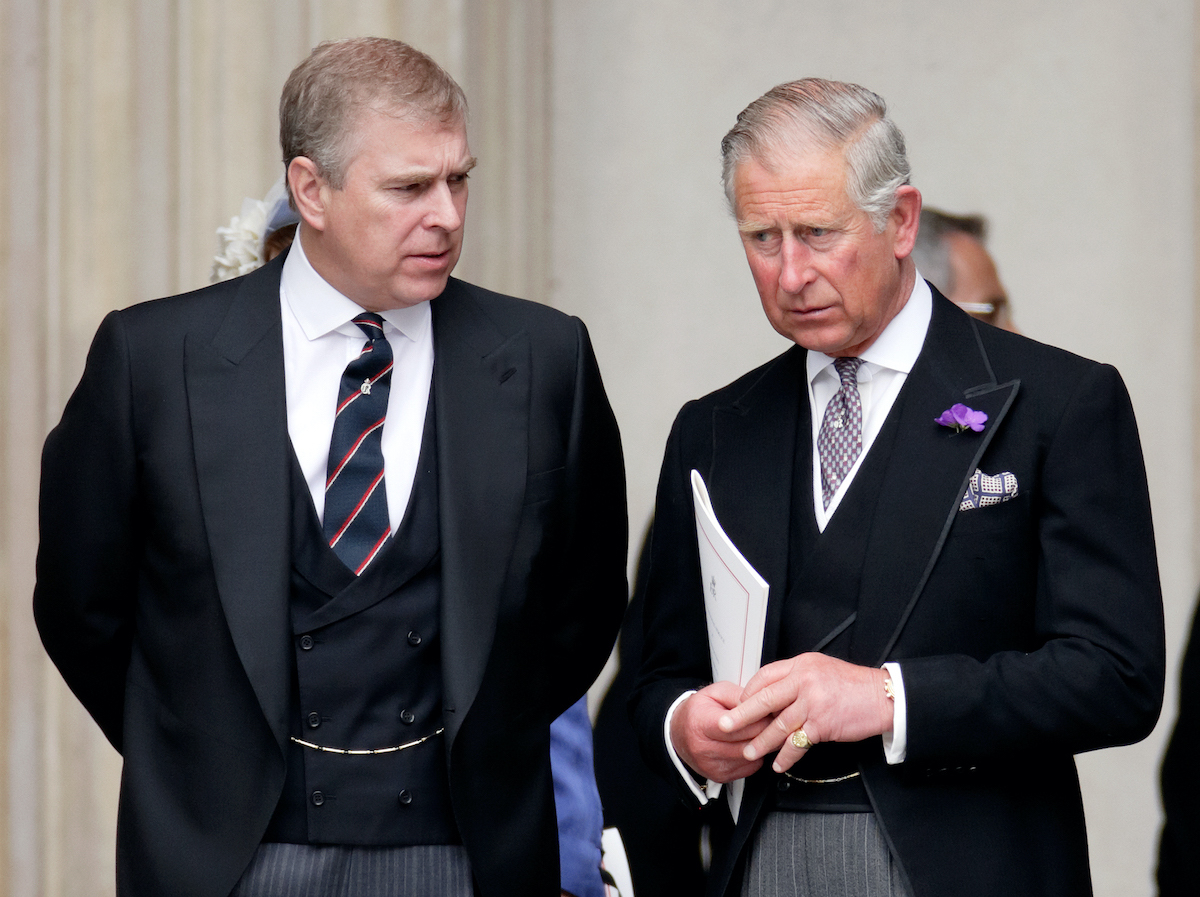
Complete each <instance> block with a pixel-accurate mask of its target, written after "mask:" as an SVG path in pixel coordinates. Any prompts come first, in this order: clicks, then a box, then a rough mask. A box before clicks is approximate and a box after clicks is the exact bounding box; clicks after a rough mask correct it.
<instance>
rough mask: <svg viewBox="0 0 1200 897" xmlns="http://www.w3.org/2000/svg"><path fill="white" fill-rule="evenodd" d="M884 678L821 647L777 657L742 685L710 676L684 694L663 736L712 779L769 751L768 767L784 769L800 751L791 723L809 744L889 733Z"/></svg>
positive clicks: (729, 777) (725, 777)
mask: <svg viewBox="0 0 1200 897" xmlns="http://www.w3.org/2000/svg"><path fill="white" fill-rule="evenodd" d="M886 679H887V673H886V672H885V671H884V670H881V669H876V668H874V667H863V666H857V665H855V664H852V663H847V662H845V661H843V660H837V659H836V658H833V657H827V656H826V655H824V654H815V653H814V654H800V655H798V656H796V657H792V658H789V659H787V660H777V661H775V662H774V663H770V664H767V665H766V666H764V667H763V668H761V669H760V670H759V671H758V672H757V673H755V674H754V677H753V678H752V679H751V680H750V681H749V682H748V683H747V684H746V687H745V688H741V687H740V686H738V685H735V684H734V683H732V682H714V683H713V684H712V685H709V686H707V687H705V688H702V689H701V690H700V691H698V692H696V693H695V694H693V695H690V696H689V697H688V698H687V699H686V700H685V701H684V702H683V703H682V704H680V705H679V707H677V708H676V710H675V714H674V715H673V716H672V717H671V743H672V744H673V745H674V747H675V750H676V752H677V753H678V754H679V757H680V759H682V760H683V762H684V763H686V764H687V765H688V766H689V767H690V768H691V769H693V770H695V771H696V772H697V773H699V774H700V775H702V776H704V777H705V778H708V779H712V780H713V781H715V782H731V781H733V780H734V779H741V778H745V777H746V776H748V775H750V774H751V773H753V772H756V771H757V770H758V769H759V767H761V766H762V762H763V757H765V756H766V755H767V754H769V753H771V752H772V751H776V750H777V751H779V753H778V754H777V755H776V757H775V761H774V763H772V768H773V769H774V770H775V771H776V772H784V771H785V770H787V769H790V768H791V767H792V765H793V764H794V763H795V762H796V761H797V760H799V759H800V758H801V757H803V756H804V755H805V754H806V753H807V750H802V749H801V748H798V747H796V746H795V745H794V744H793V743H792V741H791V738H790V736H791V734H792V733H793V732H795V731H796V730H797V729H801V728H802V729H804V732H805V734H806V735H807V736H808V738H809V741H811V742H812V744H814V745H815V744H820V743H821V742H825V741H862V740H863V739H864V738H870V737H872V736H874V735H882V734H884V733H885V732H890V731H891V730H892V702H891V701H890V700H888V696H887V692H886V691H885V689H884V681H885V680H886Z"/></svg>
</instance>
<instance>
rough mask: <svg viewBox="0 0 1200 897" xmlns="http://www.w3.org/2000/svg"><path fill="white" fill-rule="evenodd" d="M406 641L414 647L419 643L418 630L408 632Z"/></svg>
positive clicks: (419, 635)
mask: <svg viewBox="0 0 1200 897" xmlns="http://www.w3.org/2000/svg"><path fill="white" fill-rule="evenodd" d="M408 643H409V644H410V645H412V646H413V647H414V648H415V647H417V645H419V644H421V634H420V633H418V632H410V633H409V634H408Z"/></svg>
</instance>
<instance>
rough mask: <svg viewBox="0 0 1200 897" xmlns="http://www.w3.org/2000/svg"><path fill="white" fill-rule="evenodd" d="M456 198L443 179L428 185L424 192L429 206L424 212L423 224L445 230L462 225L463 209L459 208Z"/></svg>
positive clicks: (455, 228) (451, 229)
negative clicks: (426, 191)
mask: <svg viewBox="0 0 1200 897" xmlns="http://www.w3.org/2000/svg"><path fill="white" fill-rule="evenodd" d="M463 189H465V188H463ZM458 199H459V198H458V197H456V196H455V195H454V192H453V191H452V190H451V189H450V185H449V184H447V183H446V182H445V181H440V182H438V183H437V184H434V185H433V186H432V187H430V189H429V192H428V193H427V194H426V200H427V202H428V203H429V207H428V209H427V210H426V212H425V226H426V227H429V228H440V229H442V230H445V231H456V230H458V229H459V228H460V227H462V224H463V209H462V208H460V204H459V201H458ZM463 199H465V196H464V197H463Z"/></svg>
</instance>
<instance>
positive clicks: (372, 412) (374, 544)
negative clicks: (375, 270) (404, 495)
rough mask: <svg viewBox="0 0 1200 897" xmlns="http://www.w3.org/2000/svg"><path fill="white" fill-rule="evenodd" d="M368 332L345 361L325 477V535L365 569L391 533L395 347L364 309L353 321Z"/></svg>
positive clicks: (357, 568) (348, 561) (350, 563)
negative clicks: (388, 476)
mask: <svg viewBox="0 0 1200 897" xmlns="http://www.w3.org/2000/svg"><path fill="white" fill-rule="evenodd" d="M354 323H355V324H357V325H358V326H359V328H360V329H361V330H362V331H363V333H365V334H366V336H367V342H366V344H365V345H364V346H363V349H362V352H361V353H360V354H359V356H358V357H357V358H355V359H354V360H353V361H351V362H350V363H349V364H348V365H346V371H345V373H343V374H342V385H341V388H340V389H339V390H338V404H337V416H336V417H335V418H334V422H333V438H332V439H331V440H330V444H329V468H328V476H327V478H326V480H325V520H324V529H325V537H326V538H327V539H328V540H329V547H330V548H332V549H333V551H334V553H335V554H336V555H337V556H338V557H339V558H341V561H342V563H343V564H345V565H346V566H347V567H349V568H350V569H351V570H353V571H354V573H355V575H357V574H359V573H362V571H363V570H364V569H366V566H367V564H369V563H371V561H372V560H373V559H374V558H375V557H376V555H378V554H379V552H380V550H381V549H382V548H383V546H384V545H385V544H386V543H387V540H388V537H389V536H390V535H391V532H392V531H391V524H390V522H389V519H388V505H387V490H386V489H385V488H384V483H383V449H382V439H383V423H384V419H385V418H386V416H387V406H388V392H389V388H390V386H391V382H392V347H391V345H389V343H388V341H387V338H386V337H385V336H384V335H383V319H382V318H381V317H380V316H379V315H376V314H369V313H364V314H361V315H359V316H358V317H356V318H355V319H354Z"/></svg>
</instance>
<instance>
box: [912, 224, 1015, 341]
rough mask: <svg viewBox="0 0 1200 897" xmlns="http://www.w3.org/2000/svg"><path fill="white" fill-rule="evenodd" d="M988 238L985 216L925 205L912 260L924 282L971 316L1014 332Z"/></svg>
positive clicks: (1010, 313) (1010, 309) (1010, 310)
mask: <svg viewBox="0 0 1200 897" xmlns="http://www.w3.org/2000/svg"><path fill="white" fill-rule="evenodd" d="M985 239H987V219H985V218H984V217H983V216H982V215H951V214H950V213H948V212H943V211H940V210H939V209H933V208H930V207H929V206H926V207H925V208H923V209H921V230H920V231H919V232H918V234H917V242H916V243H915V244H914V245H913V251H912V257H913V261H914V262H915V263H916V265H917V269H918V270H919V271H920V272H921V275H922V276H923V277H924V278H925V279H926V280H928V281H929V282H930V283H931V284H933V285H934V286H936V287H937V288H938V289H939V290H941V291H942V294H943V295H944V296H945V297H946V298H947V299H949V300H950V301H951V302H953V303H954V304H955V305H957V306H958V307H959V308H961V309H962V310H963V311H965V312H966V313H967V314H969V315H971V316H972V317H975V318H978V319H979V320H981V321H984V322H986V323H988V324H992V325H994V326H996V327H1003V328H1004V329H1005V330H1013V331H1015V330H1016V326H1015V325H1014V324H1013V319H1012V308H1011V307H1010V305H1009V302H1008V293H1007V292H1005V290H1004V286H1003V285H1002V284H1001V283H1000V275H999V274H997V273H996V263H995V262H994V261H993V260H992V256H991V254H990V253H989V252H988V251H987V249H986V248H985V247H984V245H983V241H984V240H985Z"/></svg>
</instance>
